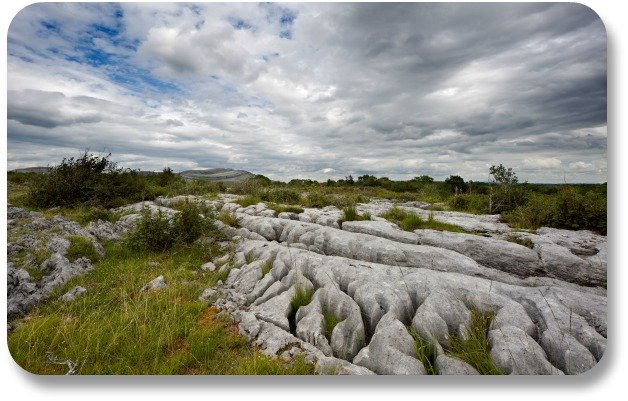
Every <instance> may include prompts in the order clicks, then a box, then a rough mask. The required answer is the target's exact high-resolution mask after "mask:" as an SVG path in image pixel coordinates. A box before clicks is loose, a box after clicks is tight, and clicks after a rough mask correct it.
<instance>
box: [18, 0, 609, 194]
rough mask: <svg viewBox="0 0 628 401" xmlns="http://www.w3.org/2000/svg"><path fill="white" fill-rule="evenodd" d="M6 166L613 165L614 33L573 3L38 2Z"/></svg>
mask: <svg viewBox="0 0 628 401" xmlns="http://www.w3.org/2000/svg"><path fill="white" fill-rule="evenodd" d="M7 46H8V54H7V78H8V79H7V90H8V92H7V150H8V152H7V167H8V168H9V169H13V168H20V167H29V166H45V165H52V164H54V163H58V162H59V161H60V160H61V159H62V158H63V157H72V156H78V155H80V154H81V153H82V152H83V151H85V150H89V151H91V152H94V153H99V154H107V153H111V154H112V156H111V158H112V160H114V161H116V162H118V163H119V165H121V166H123V167H129V168H139V169H143V170H161V169H163V168H164V167H166V166H168V167H171V168H172V169H174V170H175V171H180V170H185V169H197V168H212V167H228V168H235V169H243V170H247V171H250V172H253V173H256V174H264V175H266V176H268V177H270V178H272V179H279V180H289V179H292V178H312V179H317V180H327V179H328V178H331V179H338V178H344V177H345V176H347V175H349V174H351V175H353V176H354V177H357V176H360V175H363V174H371V175H375V176H378V177H381V176H386V177H389V178H391V179H409V178H412V177H415V176H419V175H430V176H432V177H434V178H436V179H444V178H446V177H448V176H449V175H460V176H462V177H463V178H465V179H466V180H474V181H486V180H488V170H489V167H490V166H491V165H494V164H500V163H502V164H504V165H505V166H507V167H512V168H513V169H514V170H515V171H516V172H517V174H518V176H519V179H520V181H529V182H559V183H562V182H568V183H575V182H605V181H607V111H606V105H607V49H606V32H605V29H604V25H603V23H602V21H601V20H600V19H599V17H598V16H597V15H596V14H595V13H594V12H593V11H591V10H590V9H589V8H587V7H586V6H583V5H579V4H574V3H536V4H531V3H528V4H526V3H502V4H481V3H466V4H463V3H458V4H452V3H441V4H434V3H423V4H421V3H396V4H386V3H325V4H316V3H314V4H305V3H286V4H282V3H263V4H258V3H216V4H212V3H200V4H191V3H120V4H116V3H40V4H34V5H31V6H28V7H26V8H25V9H23V10H22V11H20V12H19V13H18V15H17V16H16V17H15V18H14V19H13V22H12V23H11V25H10V28H9V32H8V44H7Z"/></svg>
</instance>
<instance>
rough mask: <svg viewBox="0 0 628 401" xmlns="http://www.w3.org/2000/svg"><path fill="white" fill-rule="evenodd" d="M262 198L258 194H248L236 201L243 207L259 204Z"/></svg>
mask: <svg viewBox="0 0 628 401" xmlns="http://www.w3.org/2000/svg"><path fill="white" fill-rule="evenodd" d="M261 201H262V200H261V199H260V198H259V197H258V196H256V195H247V196H245V197H244V198H240V199H238V200H237V201H236V203H237V204H238V205H240V206H242V207H248V206H251V205H257V204H258V203H260V202H261Z"/></svg>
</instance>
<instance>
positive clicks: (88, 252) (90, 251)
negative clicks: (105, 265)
mask: <svg viewBox="0 0 628 401" xmlns="http://www.w3.org/2000/svg"><path fill="white" fill-rule="evenodd" d="M68 241H70V246H69V247H68V252H67V254H66V257H67V258H68V260H69V261H70V262H74V261H75V260H76V259H78V258H81V257H86V258H87V259H89V260H91V261H92V263H96V262H98V261H99V260H100V255H99V254H98V252H96V250H95V249H94V245H93V244H92V241H91V240H90V239H89V238H85V237H81V236H79V235H72V236H69V237H68Z"/></svg>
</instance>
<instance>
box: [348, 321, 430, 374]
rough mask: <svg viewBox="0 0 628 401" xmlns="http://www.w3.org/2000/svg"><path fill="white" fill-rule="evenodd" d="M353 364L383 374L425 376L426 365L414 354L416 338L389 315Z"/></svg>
mask: <svg viewBox="0 0 628 401" xmlns="http://www.w3.org/2000/svg"><path fill="white" fill-rule="evenodd" d="M353 363H354V364H356V365H359V366H363V367H365V368H367V369H369V370H372V371H373V372H375V373H377V374H381V375H424V374H426V370H425V368H424V367H423V364H422V363H421V362H420V361H419V360H418V359H416V357H415V347H414V340H413V339H412V336H411V335H410V333H408V330H407V329H406V327H405V326H404V325H403V323H401V322H400V321H398V320H397V319H395V318H394V317H393V316H392V315H391V314H386V315H384V317H382V319H381V320H380V322H379V324H378V325H377V330H375V334H373V338H372V339H371V342H370V343H369V345H368V351H365V350H363V351H360V353H359V354H358V355H357V356H356V357H355V358H354V360H353Z"/></svg>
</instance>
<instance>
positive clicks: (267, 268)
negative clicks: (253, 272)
mask: <svg viewBox="0 0 628 401" xmlns="http://www.w3.org/2000/svg"><path fill="white" fill-rule="evenodd" d="M272 269H273V261H272V260H270V259H269V260H267V261H266V262H264V264H263V265H262V276H265V275H267V274H268V273H270V271H271V270H272Z"/></svg>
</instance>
